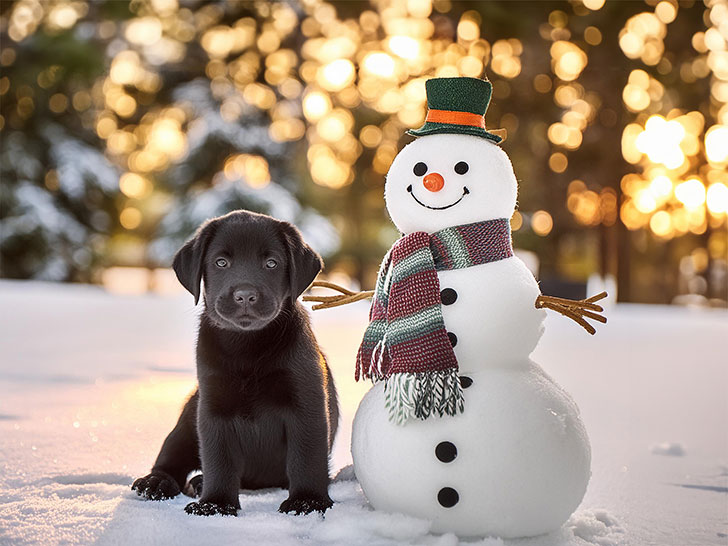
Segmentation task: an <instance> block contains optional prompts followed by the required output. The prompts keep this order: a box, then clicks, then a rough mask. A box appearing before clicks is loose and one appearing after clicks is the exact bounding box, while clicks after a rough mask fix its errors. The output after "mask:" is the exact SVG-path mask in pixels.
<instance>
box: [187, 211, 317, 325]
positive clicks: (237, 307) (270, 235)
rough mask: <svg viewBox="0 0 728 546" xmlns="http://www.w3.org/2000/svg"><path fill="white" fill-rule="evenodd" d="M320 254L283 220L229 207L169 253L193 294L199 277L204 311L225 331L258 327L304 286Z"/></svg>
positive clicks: (196, 292) (197, 290) (197, 292)
mask: <svg viewBox="0 0 728 546" xmlns="http://www.w3.org/2000/svg"><path fill="white" fill-rule="evenodd" d="M322 267H323V262H322V261H321V257H320V256H319V255H318V254H317V253H316V252H315V251H314V250H313V249H311V247H309V246H308V245H307V244H306V243H304V242H303V239H302V238H301V234H300V233H299V231H298V230H297V229H296V228H295V227H294V226H292V225H291V224H289V223H287V222H281V221H279V220H275V219H274V218H271V217H270V216H265V215H262V214H255V213H251V212H247V211H235V212H231V213H230V214H227V215H225V216H220V217H219V218H214V219H212V220H209V221H208V222H206V223H205V224H203V225H202V226H201V227H200V229H199V230H198V231H197V233H196V234H195V236H194V237H193V238H192V239H190V240H189V241H187V243H185V245H184V246H183V247H182V248H181V249H180V250H179V252H177V255H176V256H175V257H174V264H173V268H174V272H175V273H176V274H177V278H178V279H179V281H180V282H181V283H182V286H184V287H185V288H186V289H187V290H188V291H189V292H190V293H191V294H192V295H193V296H194V297H195V303H197V301H198V300H199V297H200V282H201V281H202V280H203V279H204V281H205V282H204V293H203V300H204V302H205V313H206V314H207V316H208V317H209V318H210V320H211V321H212V323H213V324H215V325H216V326H218V327H220V328H224V329H226V330H238V331H240V330H243V331H249V330H260V329H261V328H264V327H265V326H266V325H267V324H269V323H270V322H271V321H272V320H273V319H275V318H276V317H277V316H278V314H279V313H280V312H281V310H282V309H283V308H284V306H285V304H286V302H287V301H292V302H295V300H296V298H298V296H300V295H301V293H302V292H303V291H304V290H306V288H308V286H309V285H310V284H311V282H313V280H314V278H315V277H316V275H318V273H319V271H321V268H322Z"/></svg>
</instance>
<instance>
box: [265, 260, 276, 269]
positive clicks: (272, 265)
mask: <svg viewBox="0 0 728 546" xmlns="http://www.w3.org/2000/svg"><path fill="white" fill-rule="evenodd" d="M265 266H266V267H267V268H268V269H274V268H276V267H278V262H276V261H275V260H273V259H270V260H268V261H267V262H265Z"/></svg>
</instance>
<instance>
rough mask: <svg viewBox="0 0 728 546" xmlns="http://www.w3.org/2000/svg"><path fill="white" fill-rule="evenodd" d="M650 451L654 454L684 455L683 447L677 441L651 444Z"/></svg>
mask: <svg viewBox="0 0 728 546" xmlns="http://www.w3.org/2000/svg"><path fill="white" fill-rule="evenodd" d="M650 451H651V452H652V453H654V454H655V455H671V456H672V457H682V456H683V455H685V448H684V447H683V446H682V444H680V443H677V442H663V443H661V444H653V445H652V447H650Z"/></svg>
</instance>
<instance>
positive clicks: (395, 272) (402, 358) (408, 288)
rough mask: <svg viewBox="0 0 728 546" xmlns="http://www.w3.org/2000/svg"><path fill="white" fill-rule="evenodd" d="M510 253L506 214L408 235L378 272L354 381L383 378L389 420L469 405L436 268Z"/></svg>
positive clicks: (444, 412)
mask: <svg viewBox="0 0 728 546" xmlns="http://www.w3.org/2000/svg"><path fill="white" fill-rule="evenodd" d="M510 256H513V249H512V248H511V229H510V224H509V221H508V219H506V218H498V219H496V220H488V221H485V222H476V223H474V224H466V225H463V226H455V227H450V228H446V229H443V230H441V231H438V232H436V233H433V234H432V235H430V234H428V233H425V232H423V231H418V232H415V233H410V234H409V235H405V236H403V237H402V238H401V239H399V240H398V241H397V242H395V243H394V245H393V246H392V248H391V249H390V250H389V252H388V253H387V255H386V256H385V257H384V261H383V262H382V265H381V267H380V269H379V275H378V278H377V285H376V288H375V290H374V299H373V300H372V306H371V310H370V311H369V326H368V327H367V329H366V331H365V332H364V339H363V340H362V342H361V346H360V347H359V352H358V354H357V362H356V380H357V381H358V380H359V378H360V377H364V378H368V379H371V380H372V381H375V382H376V381H382V380H384V381H385V403H386V406H387V409H388V411H389V418H390V420H391V421H392V422H394V423H397V424H400V425H402V424H404V423H405V422H406V421H407V419H409V418H410V417H411V416H415V417H417V418H419V419H427V418H428V417H429V416H430V415H432V414H433V413H434V414H437V415H439V416H443V415H455V414H457V413H461V412H462V411H463V407H464V401H463V392H462V387H461V386H460V380H459V377H458V363H457V359H456V357H455V352H454V351H453V347H452V343H451V342H450V339H449V338H448V335H447V330H446V329H445V323H444V321H443V318H442V308H441V301H440V283H439V281H438V278H437V272H438V271H443V270H448V269H460V268H463V267H470V266H473V265H478V264H483V263H488V262H495V261H498V260H503V259H505V258H508V257H510Z"/></svg>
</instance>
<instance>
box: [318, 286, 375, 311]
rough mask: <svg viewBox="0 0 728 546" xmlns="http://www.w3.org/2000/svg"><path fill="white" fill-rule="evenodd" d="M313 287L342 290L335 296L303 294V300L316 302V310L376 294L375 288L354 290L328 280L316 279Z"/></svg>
mask: <svg viewBox="0 0 728 546" xmlns="http://www.w3.org/2000/svg"><path fill="white" fill-rule="evenodd" d="M311 288H328V289H330V290H336V291H337V292H340V294H337V295H335V296H303V301H310V302H314V303H315V304H316V305H314V306H313V307H311V309H313V310H314V311H318V310H319V309H329V308H331V307H338V306H340V305H346V304H347V303H354V302H356V301H360V300H364V299H367V298H371V297H372V296H373V295H374V290H364V291H362V292H352V291H351V290H349V289H347V288H344V287H343V286H340V285H338V284H335V283H332V282H327V281H314V283H313V284H312V285H311Z"/></svg>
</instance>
